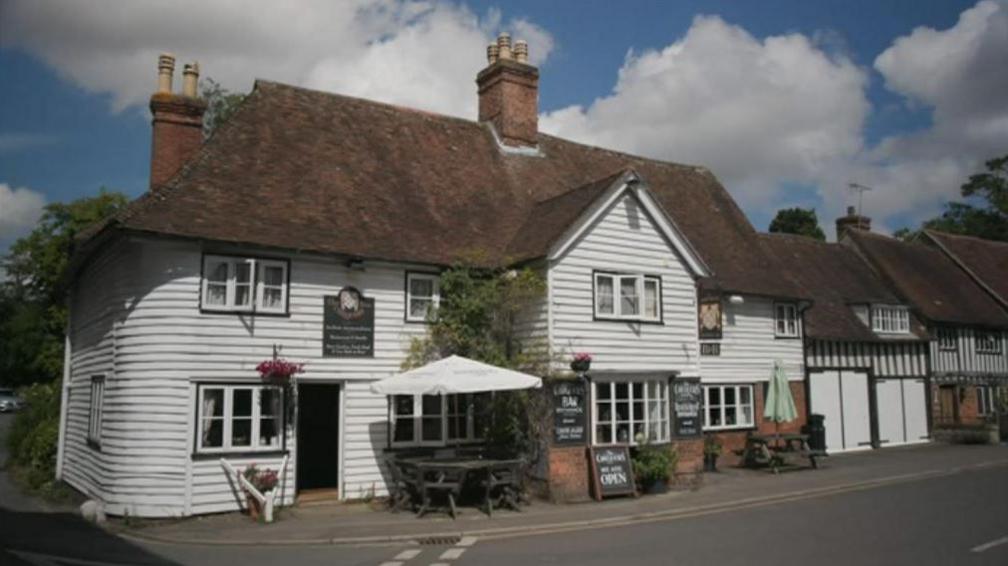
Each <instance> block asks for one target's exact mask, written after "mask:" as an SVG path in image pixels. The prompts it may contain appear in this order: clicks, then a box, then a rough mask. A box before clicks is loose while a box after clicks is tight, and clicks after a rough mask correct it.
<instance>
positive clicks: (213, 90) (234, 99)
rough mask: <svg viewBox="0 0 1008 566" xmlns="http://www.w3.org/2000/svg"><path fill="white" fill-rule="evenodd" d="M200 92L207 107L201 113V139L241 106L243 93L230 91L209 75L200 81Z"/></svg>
mask: <svg viewBox="0 0 1008 566" xmlns="http://www.w3.org/2000/svg"><path fill="white" fill-rule="evenodd" d="M200 93H201V95H202V96H203V100H206V103H207V109H206V113H205V114H204V115H203V139H204V140H205V139H209V138H210V136H212V135H213V133H214V131H216V130H217V128H218V127H220V126H221V125H222V124H224V123H225V122H227V121H228V120H230V119H231V115H232V114H234V112H235V110H237V109H238V107H239V106H241V103H242V102H243V101H244V100H245V95H244V94H241V93H236V92H231V91H229V90H228V89H226V88H224V87H222V86H221V85H220V83H218V82H217V81H215V80H213V79H212V78H210V77H206V78H205V79H203V80H202V81H200Z"/></svg>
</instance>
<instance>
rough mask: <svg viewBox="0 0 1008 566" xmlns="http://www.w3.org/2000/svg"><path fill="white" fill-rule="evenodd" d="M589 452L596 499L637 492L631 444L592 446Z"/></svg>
mask: <svg viewBox="0 0 1008 566" xmlns="http://www.w3.org/2000/svg"><path fill="white" fill-rule="evenodd" d="M589 452H590V453H591V469H592V483H593V484H594V490H593V491H594V495H595V499H602V498H603V497H610V496H613V495H633V494H635V493H637V487H636V484H635V483H634V475H633V464H632V463H631V461H630V447H629V446H626V445H625V444H624V445H614V446H592V447H591V449H590V450H589Z"/></svg>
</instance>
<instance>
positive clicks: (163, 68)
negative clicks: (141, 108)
mask: <svg viewBox="0 0 1008 566" xmlns="http://www.w3.org/2000/svg"><path fill="white" fill-rule="evenodd" d="M174 73H175V57H174V56H172V54H171V53H162V54H161V55H160V56H158V86H157V91H158V92H159V93H164V94H171V91H172V75H173V74H174Z"/></svg>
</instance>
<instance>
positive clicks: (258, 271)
mask: <svg viewBox="0 0 1008 566" xmlns="http://www.w3.org/2000/svg"><path fill="white" fill-rule="evenodd" d="M287 270H288V264H287V262H286V261H282V260H274V259H256V258H246V257H230V256H218V255H208V256H205V257H204V258H203V285H202V308H203V310H209V311H224V312H264V313H286V312H287V283H288V281H287Z"/></svg>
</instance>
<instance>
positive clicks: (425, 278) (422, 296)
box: [406, 272, 441, 322]
mask: <svg viewBox="0 0 1008 566" xmlns="http://www.w3.org/2000/svg"><path fill="white" fill-rule="evenodd" d="M440 304H441V289H440V279H439V277H438V276H437V275H435V274H432V273H411V272H407V273H406V320H408V321H410V322H425V321H426V320H427V315H428V314H429V313H432V312H434V311H436V310H437V308H438V306H439V305H440Z"/></svg>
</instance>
